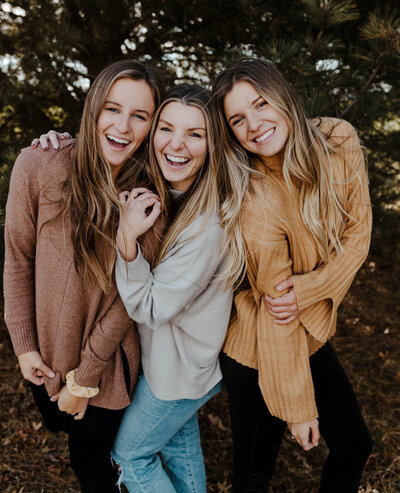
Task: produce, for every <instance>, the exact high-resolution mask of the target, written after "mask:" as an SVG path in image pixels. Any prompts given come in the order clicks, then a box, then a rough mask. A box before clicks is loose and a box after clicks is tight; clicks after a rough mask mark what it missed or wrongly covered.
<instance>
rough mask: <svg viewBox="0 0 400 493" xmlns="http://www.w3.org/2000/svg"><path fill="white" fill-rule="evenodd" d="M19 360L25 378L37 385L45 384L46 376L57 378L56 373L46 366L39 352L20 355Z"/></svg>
mask: <svg viewBox="0 0 400 493" xmlns="http://www.w3.org/2000/svg"><path fill="white" fill-rule="evenodd" d="M17 358H18V363H19V367H20V368H21V373H22V375H23V377H24V378H26V380H29V381H30V382H32V383H34V384H35V385H42V384H43V377H44V375H46V376H48V377H49V378H54V377H55V376H56V375H55V373H54V371H53V370H52V369H51V368H49V367H48V366H47V365H45V364H44V361H43V359H42V357H41V356H40V353H39V351H29V352H28V353H22V354H19V355H18V356H17Z"/></svg>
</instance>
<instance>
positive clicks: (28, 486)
mask: <svg viewBox="0 0 400 493" xmlns="http://www.w3.org/2000/svg"><path fill="white" fill-rule="evenodd" d="M399 295H400V256H399V255H398V254H397V250H396V246H395V245H390V246H389V247H388V248H387V251H382V249H379V251H378V249H377V251H376V252H372V253H371V255H370V257H369V259H368V260H367V262H366V263H365V265H364V267H363V269H362V270H361V272H360V273H359V274H358V276H357V278H356V280H355V282H354V284H353V286H352V288H351V291H350V293H349V294H348V295H347V297H346V299H345V301H344V303H343V305H342V307H341V310H340V315H339V328H338V333H337V335H336V336H335V338H334V340H333V342H334V346H335V348H336V350H337V353H338V354H339V356H340V359H341V362H342V363H343V365H344V367H345V369H346V371H347V373H348V375H349V377H350V379H351V381H352V383H353V386H354V389H355V391H356V393H357V395H358V397H359V401H360V404H361V407H362V409H363V413H364V415H365V418H366V421H367V424H368V426H369V429H370V431H371V434H372V436H373V438H374V441H375V447H374V451H373V454H372V456H371V457H370V459H369V461H368V464H367V466H366V469H365V473H364V475H363V479H362V488H361V490H360V491H362V492H365V493H366V492H368V493H377V492H379V493H395V492H399V491H400V479H399V478H400V392H399V388H400V364H399V356H400V351H399V349H400V335H399V332H398V328H399V325H400V296H399ZM0 350H1V366H0V372H1V374H0V412H1V437H0V440H1V446H0V491H1V492H2V493H55V492H62V493H64V492H65V493H75V492H76V493H78V492H79V488H78V485H77V482H76V480H75V478H74V475H73V473H72V471H71V469H70V467H69V459H68V450H67V440H66V436H65V435H62V434H54V433H51V432H48V431H46V430H45V429H44V427H43V425H42V423H41V420H40V415H39V413H38V411H37V410H36V408H35V405H34V404H33V401H32V397H31V395H30V392H29V389H28V386H27V385H26V384H25V383H24V382H23V381H22V379H21V376H20V373H19V369H18V365H17V361H16V358H15V356H14V355H13V353H12V350H11V346H10V342H9V338H8V334H7V332H6V329H5V327H4V324H3V323H2V324H1V327H0ZM200 423H201V431H202V438H203V448H204V454H205V458H206V467H207V477H208V492H210V493H223V492H229V491H230V490H231V487H230V469H231V456H232V451H231V447H232V443H231V437H230V431H229V416H228V409H227V399H226V394H225V392H224V393H222V394H221V395H219V396H217V397H216V398H214V399H213V400H212V401H211V402H209V403H208V404H207V405H206V406H204V408H203V409H201V411H200ZM326 453H327V450H326V447H325V446H324V444H321V445H320V446H319V447H318V448H317V449H314V450H312V451H311V452H309V453H305V452H303V451H302V450H301V449H300V448H299V447H297V446H296V445H295V444H293V443H292V442H291V440H290V439H289V438H288V436H286V437H285V439H284V443H283V445H282V448H281V452H280V455H279V462H278V465H277V469H276V473H275V476H274V479H273V483H272V485H271V491H272V492H273V493H278V492H282V493H283V492H287V493H297V492H306V493H316V492H317V491H318V477H319V474H320V471H321V467H322V464H323V461H324V457H325V456H326ZM160 493H162V492H160Z"/></svg>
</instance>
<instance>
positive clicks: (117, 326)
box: [75, 218, 164, 387]
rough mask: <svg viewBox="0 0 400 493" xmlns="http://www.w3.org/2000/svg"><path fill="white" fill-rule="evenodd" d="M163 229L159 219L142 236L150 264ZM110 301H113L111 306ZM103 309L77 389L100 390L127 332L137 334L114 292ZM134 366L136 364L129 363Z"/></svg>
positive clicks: (85, 350) (83, 354) (84, 351)
mask: <svg viewBox="0 0 400 493" xmlns="http://www.w3.org/2000/svg"><path fill="white" fill-rule="evenodd" d="M163 229H164V221H163V220H162V218H161V219H160V218H159V219H158V220H157V222H156V224H155V227H154V228H152V229H150V230H149V231H148V232H147V233H145V234H144V235H143V237H142V238H141V240H142V248H143V256H144V257H145V258H146V259H148V260H149V261H151V260H152V259H153V257H154V255H155V253H156V251H157V248H158V244H159V238H160V236H161V233H162V231H163ZM110 299H112V301H111V302H110ZM102 305H103V306H104V305H106V306H108V307H109V308H108V309H107V311H106V313H105V314H104V316H103V317H102V318H101V319H100V320H99V321H98V322H97V323H96V325H95V326H94V328H93V330H92V332H91V334H90V336H89V337H88V339H87V341H86V344H85V345H84V346H83V348H82V352H81V360H80V363H79V366H78V370H77V372H76V375H75V380H76V382H77V383H78V385H82V386H85V387H97V386H98V384H99V381H100V379H101V376H102V374H103V371H104V370H105V369H106V368H107V366H108V365H109V362H110V360H111V359H112V357H113V355H114V353H115V351H116V350H117V348H118V346H119V345H120V344H121V342H122V341H123V339H124V338H125V335H126V333H127V331H129V330H135V331H136V327H135V324H134V322H133V320H132V319H131V318H130V317H129V315H128V314H127V312H126V309H125V306H124V304H123V302H122V300H121V297H120V296H119V294H118V293H117V290H116V289H115V292H114V291H113V292H112V293H110V294H108V295H107V296H105V295H103V302H102ZM130 363H131V364H134V362H133V361H132V362H130Z"/></svg>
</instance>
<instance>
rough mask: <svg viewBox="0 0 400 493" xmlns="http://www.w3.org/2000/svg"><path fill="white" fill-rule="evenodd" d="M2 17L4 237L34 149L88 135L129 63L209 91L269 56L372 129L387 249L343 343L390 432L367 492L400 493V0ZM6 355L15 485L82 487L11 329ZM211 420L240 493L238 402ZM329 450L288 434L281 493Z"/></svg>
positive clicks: (324, 101) (208, 416)
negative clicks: (100, 79) (25, 373)
mask: <svg viewBox="0 0 400 493" xmlns="http://www.w3.org/2000/svg"><path fill="white" fill-rule="evenodd" d="M0 23H1V24H0V229H1V230H2V229H3V226H4V206H5V201H6V197H7V190H8V181H9V176H10V172H11V169H12V163H13V162H14V160H15V158H16V155H17V154H18V152H19V149H20V148H21V147H25V146H26V145H28V144H29V143H30V141H31V139H32V138H33V137H35V136H38V135H40V134H41V133H43V132H45V131H47V130H49V129H59V130H68V131H69V132H70V133H72V134H76V133H77V131H78V128H79V120H80V115H81V111H82V107H83V102H84V99H85V94H86V91H87V89H88V87H89V85H90V83H91V81H92V80H93V79H94V77H95V76H96V75H97V73H98V72H99V71H100V69H101V68H102V67H103V66H104V65H106V64H107V63H108V62H110V61H115V60H117V59H119V58H121V57H122V56H124V55H128V54H129V55H133V56H135V57H136V58H139V59H144V60H152V61H153V62H154V63H156V64H157V65H160V66H161V67H162V68H163V70H164V71H165V74H166V77H168V80H169V83H170V84H173V83H174V81H189V82H190V81H196V82H200V83H203V84H205V85H208V84H209V82H210V80H212V78H213V76H214V75H215V74H216V73H217V72H218V71H219V70H221V69H222V68H224V67H226V66H228V65H230V64H231V63H232V62H233V61H234V60H235V59H236V58H238V57H240V56H243V55H255V56H260V57H264V58H268V59H270V60H272V61H274V62H275V63H276V64H277V65H278V67H279V68H280V70H281V71H282V72H283V73H284V75H285V76H286V78H287V79H288V80H289V81H290V82H291V83H292V85H293V86H294V87H295V88H296V89H297V91H298V92H299V94H300V95H301V97H302V100H303V102H304V105H305V107H306V109H307V112H308V115H309V116H310V117H313V116H328V115H329V116H336V117H343V118H345V119H347V120H349V121H350V122H351V123H352V124H353V125H354V126H355V127H356V128H357V129H358V131H359V135H360V137H361V140H362V142H363V144H364V145H365V147H366V148H367V150H368V166H369V176H370V186H371V196H372V202H373V211H374V231H373V241H372V246H371V252H370V256H369V258H368V261H367V262H366V264H365V266H364V267H363V269H362V270H361V272H360V273H359V275H358V276H357V278H356V281H355V282H354V284H353V287H352V289H351V292H350V293H349V295H348V296H347V297H346V299H345V301H344V303H343V307H342V309H341V311H340V316H339V318H340V324H339V329H338V334H337V336H336V337H335V339H334V342H335V346H336V348H337V351H338V352H339V354H340V356H341V359H342V361H343V363H344V366H345V367H346V370H347V371H348V373H349V376H350V378H351V380H352V382H353V384H354V387H355V389H356V391H357V393H358V395H359V399H360V403H361V405H362V408H363V411H364V414H365V416H366V419H367V422H368V425H369V427H370V429H371V432H372V434H373V437H374V439H375V449H374V452H373V455H372V457H371V458H370V460H369V463H368V465H367V468H366V471H365V474H364V477H363V483H362V484H363V487H362V491H364V492H391V493H392V492H393V493H394V492H398V491H400V482H399V474H400V452H399V449H400V425H399V423H400V416H399V414H400V397H399V392H398V388H399V384H400V366H399V363H398V356H399V349H400V338H399V333H398V331H397V332H396V329H397V328H398V326H399V323H400V310H399V304H400V303H399V294H400V289H399V285H400V254H399V246H400V138H399V135H400V84H399V79H400V8H399V5H398V2H397V1H396V0H391V1H380V2H376V1H372V0H359V1H351V0H269V1H268V2H267V1H262V0H253V1H247V0H143V1H137V2H135V1H128V0H112V1H109V0H13V1H7V2H1V0H0ZM0 255H1V256H2V255H3V243H2V239H1V242H0ZM0 350H1V354H2V356H1V361H2V363H1V365H0V371H1V379H0V406H1V407H0V411H1V417H2V419H1V437H0V438H1V443H2V446H1V451H0V484H1V486H0V491H2V492H7V493H11V492H13V493H22V492H25V493H36V492H54V491H62V492H64V491H65V492H75V491H78V489H77V483H76V482H75V480H74V477H73V475H72V473H71V471H70V469H69V467H68V458H67V455H68V454H67V449H66V440H65V437H61V436H56V435H53V434H51V433H49V432H47V431H45V430H44V429H43V427H42V425H41V423H40V418H39V415H38V414H37V412H36V411H35V408H34V406H33V403H32V399H31V397H30V394H29V392H28V390H27V386H26V385H25V383H23V382H22V381H21V378H20V376H19V371H18V367H17V364H16V359H15V357H14V356H13V354H12V351H11V348H10V343H9V339H8V335H7V333H6V329H5V327H4V324H3V322H2V325H1V327H0ZM396 356H397V359H396ZM200 418H201V427H202V435H203V443H204V450H205V454H206V463H207V473H208V480H209V491H210V492H229V491H230V478H229V473H230V467H231V441H230V440H231V439H230V433H229V418H228V413H227V405H226V396H225V394H222V395H221V396H218V398H216V399H215V400H213V401H212V402H211V403H209V404H207V406H206V407H205V408H204V409H203V410H202V411H201V414H200ZM325 455H326V449H325V448H324V446H321V447H318V450H314V451H312V452H311V453H309V454H305V453H303V452H301V451H300V450H299V449H297V448H296V447H295V446H294V445H293V444H292V443H289V441H287V440H285V443H284V444H283V447H282V450H281V454H280V460H279V464H278V467H277V472H276V474H275V478H274V483H273V485H272V491H273V492H300V491H301V492H312V491H315V492H316V491H317V485H318V475H319V474H320V467H321V464H322V462H323V458H324V456H325ZM160 493H162V492H160Z"/></svg>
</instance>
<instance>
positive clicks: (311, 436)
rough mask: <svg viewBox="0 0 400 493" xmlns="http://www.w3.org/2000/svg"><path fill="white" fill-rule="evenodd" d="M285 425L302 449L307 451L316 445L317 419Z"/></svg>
mask: <svg viewBox="0 0 400 493" xmlns="http://www.w3.org/2000/svg"><path fill="white" fill-rule="evenodd" d="M287 425H288V428H289V430H290V433H291V434H292V438H293V439H296V440H297V443H298V444H299V445H300V447H302V448H303V450H306V451H308V450H311V449H312V448H314V447H317V445H318V442H319V438H320V434H319V425H318V419H313V420H312V421H306V422H305V423H287Z"/></svg>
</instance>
